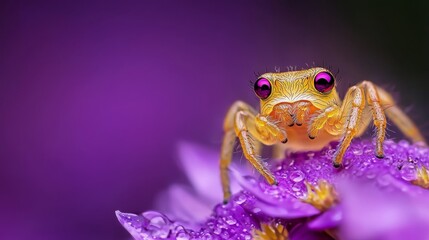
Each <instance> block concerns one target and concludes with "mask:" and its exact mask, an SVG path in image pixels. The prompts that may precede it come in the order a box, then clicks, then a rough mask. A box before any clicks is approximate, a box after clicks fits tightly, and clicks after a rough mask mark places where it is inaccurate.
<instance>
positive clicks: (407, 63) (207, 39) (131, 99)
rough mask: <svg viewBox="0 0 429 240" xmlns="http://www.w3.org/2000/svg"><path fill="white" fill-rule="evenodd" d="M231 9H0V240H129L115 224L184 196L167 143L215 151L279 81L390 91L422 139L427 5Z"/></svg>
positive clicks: (80, 5)
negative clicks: (161, 198)
mask: <svg viewBox="0 0 429 240" xmlns="http://www.w3.org/2000/svg"><path fill="white" fill-rule="evenodd" d="M228 2H229V3H228ZM230 2H232V1H225V2H224V3H221V2H220V1H193V2H189V1H117V2H107V1H98V2H97V1H62V2H61V3H58V1H38V2H37V3H36V1H28V2H23V1H2V2H1V5H0V21H1V22H0V24H1V25H0V36H1V38H0V113H1V117H0V123H1V125H0V127H1V129H0V190H1V192H0V210H1V214H0V226H1V227H0V238H1V239H29V238H33V239H126V238H127V237H128V234H127V233H126V231H125V230H123V229H122V227H121V226H120V225H119V223H118V222H117V220H116V218H115V215H114V210H117V209H120V210H121V211H126V212H136V213H138V212H141V211H144V210H147V209H149V208H150V207H151V205H152V203H153V200H154V198H155V196H156V194H157V193H159V192H160V191H162V189H164V188H166V187H167V186H168V185H169V184H170V183H172V182H178V181H180V182H184V181H185V180H186V178H185V176H184V175H183V174H182V173H181V172H180V168H179V166H178V165H177V163H176V162H177V157H176V142H177V141H179V140H190V141H195V142H199V143H201V144H205V145H207V146H211V147H213V148H219V145H220V140H221V134H222V118H223V116H224V114H225V111H226V109H227V108H228V106H229V105H230V104H231V103H232V102H233V101H235V100H238V99H242V100H245V101H247V102H249V103H251V104H253V105H255V106H256V105H257V99H256V98H255V96H254V94H253V92H252V91H251V89H250V88H249V81H250V80H254V79H255V73H263V72H264V71H273V70H274V67H276V66H277V67H281V69H285V66H288V65H293V66H298V67H305V64H306V63H308V64H310V65H322V66H332V67H333V69H334V71H336V70H338V69H339V70H340V74H339V76H338V78H339V80H340V81H341V82H340V85H341V88H342V89H346V88H347V87H349V86H351V85H352V84H353V83H357V82H358V81H361V80H363V79H371V80H373V81H375V82H377V83H378V84H380V85H382V86H387V87H388V88H389V89H396V91H395V92H400V94H399V95H400V96H401V98H400V99H401V100H400V105H401V106H405V107H407V106H414V108H413V109H412V111H410V114H411V115H413V118H414V119H417V122H418V124H419V125H420V126H422V128H423V129H425V130H427V129H428V124H427V122H426V121H425V118H426V117H428V112H427V110H426V109H427V107H426V106H427V99H426V98H427V88H424V87H422V85H425V84H426V82H427V81H428V80H429V79H428V77H427V72H426V71H427V69H429V68H428V67H429V63H428V58H427V56H428V54H429V48H428V44H427V43H428V42H429V28H428V26H429V25H428V24H427V23H428V17H427V13H426V12H427V10H428V8H427V6H426V4H425V3H423V1H422V3H415V4H414V5H411V4H407V3H404V4H395V3H391V2H390V1H389V2H387V1H386V3H380V5H371V4H370V3H369V2H368V3H367V4H365V3H359V4H358V3H355V4H344V3H341V2H340V1H338V3H336V4H334V3H333V2H330V3H328V2H320V3H314V2H308V1H307V2H303V3H296V2H297V1H294V2H290V3H288V2H280V1H273V2H270V1H257V2H254V3H250V2H249V1H234V3H230ZM313 62H314V64H313ZM392 129H394V128H392Z"/></svg>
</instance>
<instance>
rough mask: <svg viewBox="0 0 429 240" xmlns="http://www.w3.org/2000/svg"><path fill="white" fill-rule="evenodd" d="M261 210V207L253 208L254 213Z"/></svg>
mask: <svg viewBox="0 0 429 240" xmlns="http://www.w3.org/2000/svg"><path fill="white" fill-rule="evenodd" d="M259 212H261V209H260V208H254V209H253V213H259Z"/></svg>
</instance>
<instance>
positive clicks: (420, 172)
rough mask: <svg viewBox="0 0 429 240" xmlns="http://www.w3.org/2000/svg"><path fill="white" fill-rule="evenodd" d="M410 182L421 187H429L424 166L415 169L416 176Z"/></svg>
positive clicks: (428, 179)
mask: <svg viewBox="0 0 429 240" xmlns="http://www.w3.org/2000/svg"><path fill="white" fill-rule="evenodd" d="M411 183H413V184H415V185H417V186H420V187H422V188H429V174H428V170H427V169H426V168H425V167H421V168H418V169H417V178H416V179H415V180H413V181H411Z"/></svg>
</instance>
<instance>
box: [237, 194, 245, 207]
mask: <svg viewBox="0 0 429 240" xmlns="http://www.w3.org/2000/svg"><path fill="white" fill-rule="evenodd" d="M246 200H247V198H246V196H245V195H243V194H240V195H239V196H238V197H237V198H236V199H235V202H236V203H237V204H240V205H241V204H243V203H244V202H246Z"/></svg>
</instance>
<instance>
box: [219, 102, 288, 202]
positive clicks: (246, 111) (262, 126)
mask: <svg viewBox="0 0 429 240" xmlns="http://www.w3.org/2000/svg"><path fill="white" fill-rule="evenodd" d="M255 113H256V111H255V110H254V109H253V108H252V107H250V106H249V105H247V104H246V103H244V102H241V101H238V102H235V103H234V104H233V105H232V107H231V108H230V109H229V111H228V113H227V116H226V118H225V123H224V131H225V135H224V139H223V143H222V150H221V158H220V174H221V181H222V189H223V195H224V202H227V201H228V199H229V198H230V196H231V190H230V180H229V175H228V167H229V165H230V163H231V159H232V153H233V147H234V143H235V138H236V137H238V139H239V141H240V145H241V148H242V149H243V154H244V156H245V158H246V159H247V160H248V161H249V162H250V163H251V164H252V165H253V166H254V167H255V168H256V169H257V170H258V171H259V173H261V174H262V175H263V176H264V177H265V179H266V180H267V181H268V183H270V184H276V182H277V181H276V179H275V178H274V176H273V174H272V173H271V171H270V170H269V169H268V168H267V167H266V166H265V165H264V164H263V162H262V161H261V160H260V159H259V156H258V151H257V150H256V149H259V147H256V148H255V144H257V145H259V144H260V142H262V143H264V144H267V145H271V144H274V143H276V142H278V141H283V142H285V139H287V136H286V132H285V131H283V130H281V129H280V128H278V127H277V125H276V124H275V123H274V122H272V121H270V120H269V119H268V118H266V117H263V116H260V115H256V114H255ZM252 136H253V137H254V138H256V140H257V141H253V139H252Z"/></svg>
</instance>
